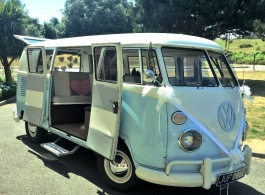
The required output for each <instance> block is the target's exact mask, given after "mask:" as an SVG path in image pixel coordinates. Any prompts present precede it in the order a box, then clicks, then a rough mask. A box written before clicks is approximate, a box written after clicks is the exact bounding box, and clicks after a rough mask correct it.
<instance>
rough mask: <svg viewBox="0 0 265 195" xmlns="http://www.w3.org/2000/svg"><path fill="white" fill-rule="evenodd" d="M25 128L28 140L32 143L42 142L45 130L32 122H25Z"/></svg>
mask: <svg viewBox="0 0 265 195" xmlns="http://www.w3.org/2000/svg"><path fill="white" fill-rule="evenodd" d="M25 129H26V133H27V136H28V139H29V141H31V142H33V143H42V142H44V141H45V139H46V137H47V131H46V130H44V129H42V128H40V127H38V126H36V125H34V124H32V123H28V122H25Z"/></svg>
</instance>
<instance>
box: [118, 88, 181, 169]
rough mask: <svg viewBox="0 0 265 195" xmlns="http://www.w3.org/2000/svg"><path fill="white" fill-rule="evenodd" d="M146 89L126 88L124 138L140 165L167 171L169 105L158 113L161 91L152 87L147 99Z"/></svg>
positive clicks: (124, 95)
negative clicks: (159, 93) (126, 139)
mask: <svg viewBox="0 0 265 195" xmlns="http://www.w3.org/2000/svg"><path fill="white" fill-rule="evenodd" d="M128 86H131V87H128ZM145 87H146V88H147V86H140V85H138V86H137V85H125V86H124V90H123V94H122V97H123V98H122V116H121V130H120V134H122V135H124V136H126V137H127V138H128V140H129V144H130V148H131V151H132V156H133V158H134V160H135V161H136V162H137V163H139V164H142V165H145V166H149V167H154V168H158V169H164V167H165V162H164V158H165V157H166V149H167V120H168V118H167V110H166V104H164V105H163V106H162V107H161V109H160V110H159V112H157V110H156V106H157V104H158V99H157V90H158V88H157V87H152V89H150V91H149V93H147V94H146V95H143V94H142V93H144V91H145ZM169 120H170V119H169ZM176 142H177V140H176Z"/></svg>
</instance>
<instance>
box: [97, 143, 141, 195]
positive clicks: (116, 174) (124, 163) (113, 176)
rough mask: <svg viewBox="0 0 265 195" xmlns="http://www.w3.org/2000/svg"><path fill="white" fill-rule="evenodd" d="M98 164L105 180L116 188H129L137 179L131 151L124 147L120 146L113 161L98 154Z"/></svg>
mask: <svg viewBox="0 0 265 195" xmlns="http://www.w3.org/2000/svg"><path fill="white" fill-rule="evenodd" d="M97 166H98V172H99V174H100V176H101V178H102V179H103V180H104V182H105V183H106V184H107V185H108V186H110V187H111V188H114V189H116V190H127V189H129V188H131V187H132V186H133V185H134V184H135V183H136V181H137V177H136V175H135V167H134V165H133V162H132V159H131V156H130V153H129V152H128V150H126V149H124V148H119V147H118V149H117V151H116V156H115V158H114V160H113V161H109V160H108V159H105V158H104V157H102V156H100V155H98V156H97Z"/></svg>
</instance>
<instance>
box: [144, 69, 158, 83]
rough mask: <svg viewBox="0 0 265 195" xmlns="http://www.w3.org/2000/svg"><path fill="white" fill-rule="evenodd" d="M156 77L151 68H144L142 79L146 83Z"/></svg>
mask: <svg viewBox="0 0 265 195" xmlns="http://www.w3.org/2000/svg"><path fill="white" fill-rule="evenodd" d="M155 79H156V77H155V73H154V72H153V71H152V70H146V71H144V74H143V80H144V82H146V83H152V82H154V81H155Z"/></svg>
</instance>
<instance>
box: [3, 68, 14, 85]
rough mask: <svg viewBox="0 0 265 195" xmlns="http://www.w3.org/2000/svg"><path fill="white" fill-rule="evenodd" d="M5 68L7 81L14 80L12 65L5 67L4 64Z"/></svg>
mask: <svg viewBox="0 0 265 195" xmlns="http://www.w3.org/2000/svg"><path fill="white" fill-rule="evenodd" d="M4 70H5V78H6V82H12V80H13V79H12V75H11V68H10V66H7V67H5V66H4Z"/></svg>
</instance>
